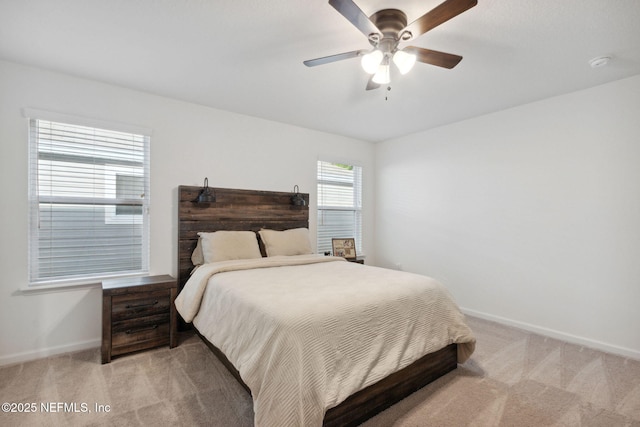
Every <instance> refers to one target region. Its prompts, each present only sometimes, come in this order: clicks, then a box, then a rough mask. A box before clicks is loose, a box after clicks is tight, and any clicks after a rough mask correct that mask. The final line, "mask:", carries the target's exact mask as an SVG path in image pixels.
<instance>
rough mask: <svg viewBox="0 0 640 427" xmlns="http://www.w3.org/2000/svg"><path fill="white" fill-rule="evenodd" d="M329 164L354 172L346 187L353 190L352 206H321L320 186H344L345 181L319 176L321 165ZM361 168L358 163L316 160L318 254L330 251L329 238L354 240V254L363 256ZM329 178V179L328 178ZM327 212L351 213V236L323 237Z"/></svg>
mask: <svg viewBox="0 0 640 427" xmlns="http://www.w3.org/2000/svg"><path fill="white" fill-rule="evenodd" d="M323 163H325V164H329V165H344V166H349V167H352V168H353V170H354V173H353V180H352V181H351V182H350V184H351V185H347V186H350V187H352V188H353V198H352V204H351V205H350V206H344V205H343V206H340V205H322V204H321V203H322V196H321V194H322V193H321V189H320V186H321V185H323V184H324V185H331V184H334V185H335V186H345V181H342V180H333V181H332V180H330V179H327V177H326V176H324V177H323V176H321V165H322V164H323ZM363 169H364V168H363V167H362V166H361V165H359V164H358V163H355V162H352V161H332V160H323V159H318V161H317V162H316V187H317V198H316V199H317V201H316V209H317V224H316V250H317V251H318V253H323V252H326V251H329V252H330V251H332V246H331V238H351V237H353V238H355V241H356V253H357V255H358V256H359V257H360V256H363V255H364V253H363V250H362V248H363V231H362V212H363V209H362V184H363V177H362V176H363ZM329 178H331V177H329ZM327 212H352V213H353V223H352V227H353V235H349V236H346V235H335V236H334V235H332V236H329V237H327V236H325V237H323V236H322V235H321V234H323V225H322V222H323V218H324V217H325V213H327Z"/></svg>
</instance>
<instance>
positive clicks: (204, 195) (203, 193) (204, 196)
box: [194, 178, 216, 203]
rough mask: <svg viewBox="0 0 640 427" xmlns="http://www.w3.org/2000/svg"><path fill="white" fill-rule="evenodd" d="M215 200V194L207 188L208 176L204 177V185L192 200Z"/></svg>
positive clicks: (203, 201) (204, 201)
mask: <svg viewBox="0 0 640 427" xmlns="http://www.w3.org/2000/svg"><path fill="white" fill-rule="evenodd" d="M215 201H216V194H215V193H214V192H213V190H212V189H211V188H209V178H205V179H204V187H203V188H202V190H200V194H198V197H197V198H196V199H195V200H194V202H196V203H211V202H215Z"/></svg>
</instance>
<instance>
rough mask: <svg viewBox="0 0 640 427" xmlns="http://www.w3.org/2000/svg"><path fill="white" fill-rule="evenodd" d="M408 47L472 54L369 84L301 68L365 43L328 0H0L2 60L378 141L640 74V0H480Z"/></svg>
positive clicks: (340, 69) (434, 1) (415, 1)
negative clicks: (602, 59)
mask: <svg viewBox="0 0 640 427" xmlns="http://www.w3.org/2000/svg"><path fill="white" fill-rule="evenodd" d="M441 2H442V0H396V1H393V0H356V3H357V4H358V6H359V7H360V8H361V9H362V10H363V11H364V12H365V13H366V14H368V15H370V14H372V13H374V12H375V11H377V10H379V9H385V8H397V9H401V10H403V11H404V12H405V13H406V14H407V16H408V21H409V22H411V21H413V20H414V19H416V18H418V17H420V16H421V15H423V14H424V13H425V12H427V11H429V10H430V9H432V8H433V7H435V6H437V5H438V4H439V3H441ZM411 44H413V45H417V46H421V47H426V48H429V49H434V50H440V51H444V52H449V53H454V54H458V55H462V56H463V57H464V59H463V60H462V62H461V63H460V64H459V65H458V66H457V67H456V68H454V69H452V70H447V69H443V68H438V67H434V66H430V65H426V64H421V63H418V64H416V66H415V67H414V69H413V70H412V71H411V72H410V73H409V74H408V75H406V76H400V75H399V74H398V73H396V75H392V84H391V90H390V91H387V90H385V89H383V88H380V89H378V90H375V91H365V90H364V88H365V85H366V82H367V80H368V77H369V76H368V75H366V74H365V73H364V72H363V71H362V69H361V67H360V64H359V60H358V59H349V60H345V61H340V62H336V63H332V64H327V65H323V66H318V67H314V68H307V67H305V66H304V65H303V64H302V61H303V60H306V59H312V58H317V57H321V56H326V55H331V54H335V53H341V52H346V51H351V50H357V49H367V48H369V44H368V42H367V39H366V38H365V37H364V36H363V35H362V34H361V33H360V32H359V31H358V30H357V29H356V28H355V27H353V26H352V25H351V24H350V23H349V22H348V21H347V20H346V19H345V18H344V17H343V16H342V15H340V14H339V13H338V12H337V11H336V10H335V9H333V8H332V7H331V6H330V5H329V4H328V2H327V0H303V1H301V0H55V1H52V0H0V59H5V60H8V61H13V62H17V63H22V64H27V65H34V66H38V67H43V68H47V69H51V70H56V71H61V72H64V73H68V74H72V75H75V76H80V77H86V78H90V79H94V80H98V81H102V82H107V83H112V84H116V85H120V86H125V87H129V88H133V89H138V90H142V91H146V92H151V93H154V94H159V95H163V96H168V97H172V98H177V99H181V100H184V101H189V102H194V103H198V104H202V105H208V106H211V107H215V108H219V109H224V110H228V111H234V112H238V113H242V114H247V115H251V116H256V117H261V118H265V119H269V120H274V121H278V122H283V123H289V124H293V125H298V126H302V127H306V128H311V129H318V130H321V131H326V132H331V133H335V134H340V135H346V136H350V137H354V138H358V139H362V140H368V141H382V140H387V139H390V138H395V137H398V136H402V135H406V134H409V133H413V132H417V131H421V130H425V129H429V128H432V127H435V126H440V125H443V124H447V123H452V122H456V121H459V120H463V119H466V118H470V117H474V116H478V115H481V114H486V113H489V112H493V111H497V110H501V109H505V108H508V107H512V106H516V105H520V104H523V103H527V102H531V101H535V100H539V99H543V98H547V97H551V96H555V95H559V94H563V93H568V92H572V91H575V90H579V89H583V88H588V87H591V86H595V85H599V84H603V83H606V82H609V81H613V80H617V79H620V78H624V77H628V76H632V75H635V74H639V73H640V0H479V1H478V5H477V6H475V7H474V8H472V9H470V10H468V11H466V12H464V13H463V14H461V15H459V16H457V17H455V18H453V19H452V20H450V21H448V22H445V23H444V24H442V25H441V26H439V27H437V28H435V29H434V30H432V31H430V32H428V33H427V34H425V35H423V36H421V37H420V38H418V39H416V40H415V41H413V42H412V43H411ZM601 55H609V56H611V57H612V61H611V62H610V64H609V65H608V66H606V67H602V68H595V69H592V68H591V67H590V66H589V64H588V61H589V60H590V59H591V58H593V57H596V56H601ZM385 98H388V99H386V100H385Z"/></svg>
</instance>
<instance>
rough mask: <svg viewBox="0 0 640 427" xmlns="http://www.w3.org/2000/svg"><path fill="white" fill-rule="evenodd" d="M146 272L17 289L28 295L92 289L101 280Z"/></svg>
mask: <svg viewBox="0 0 640 427" xmlns="http://www.w3.org/2000/svg"><path fill="white" fill-rule="evenodd" d="M147 274H148V272H147V273H139V274H125V275H121V276H105V277H103V278H93V279H88V280H85V281H76V282H73V281H66V282H63V281H61V282H58V283H48V284H47V283H43V284H38V285H27V286H21V287H20V288H19V289H18V291H19V292H20V293H21V294H24V295H29V294H41V293H51V292H68V291H79V290H83V289H92V288H101V287H102V281H103V280H106V279H114V278H120V277H137V276H146V275H147Z"/></svg>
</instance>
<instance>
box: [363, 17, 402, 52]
mask: <svg viewBox="0 0 640 427" xmlns="http://www.w3.org/2000/svg"><path fill="white" fill-rule="evenodd" d="M369 19H370V20H371V22H373V23H374V24H375V26H376V27H378V29H379V30H380V31H381V32H382V39H379V38H378V36H377V35H370V36H369V41H370V42H371V44H372V45H374V47H377V48H379V49H380V50H381V51H382V52H384V53H386V54H389V53H391V52H393V51H394V50H395V49H396V48H397V47H398V42H400V41H401V40H400V34H399V33H400V31H401V30H402V29H403V28H405V27H406V26H407V15H405V13H404V12H403V11H401V10H398V9H382V10H379V11H377V12H376V13H374V14H373V15H371V16H370V17H369ZM403 41H404V40H403Z"/></svg>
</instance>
